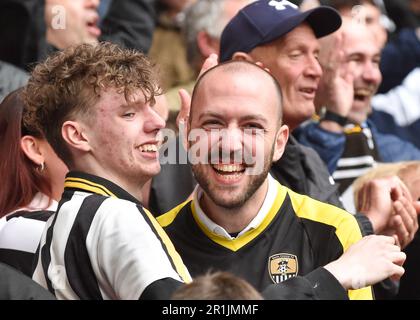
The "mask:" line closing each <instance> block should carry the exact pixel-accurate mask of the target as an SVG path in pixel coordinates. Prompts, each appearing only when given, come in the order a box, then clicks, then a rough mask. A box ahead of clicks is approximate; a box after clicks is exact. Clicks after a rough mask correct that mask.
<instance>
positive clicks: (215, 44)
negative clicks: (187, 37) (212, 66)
mask: <svg viewBox="0 0 420 320" xmlns="http://www.w3.org/2000/svg"><path fill="white" fill-rule="evenodd" d="M196 41H197V46H198V49H199V50H200V53H201V55H202V56H203V57H208V56H210V55H211V54H212V53H216V54H218V53H219V47H220V44H219V40H216V39H214V38H213V37H211V36H210V35H209V34H208V33H207V32H205V31H200V32H199V33H198V34H197V39H196Z"/></svg>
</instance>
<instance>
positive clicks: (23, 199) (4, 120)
mask: <svg viewBox="0 0 420 320" xmlns="http://www.w3.org/2000/svg"><path fill="white" fill-rule="evenodd" d="M21 91H22V89H19V90H16V91H14V92H12V93H10V94H9V95H8V96H7V97H6V98H4V100H3V102H2V103H1V104H0V141H1V143H0V177H1V187H0V218H1V217H3V216H4V215H6V214H7V213H9V212H12V211H14V210H16V209H19V208H20V207H24V206H27V205H28V204H29V203H30V202H31V201H32V199H33V197H34V196H35V194H36V193H37V192H42V193H44V194H45V195H47V196H49V197H50V198H51V195H52V191H51V184H50V182H49V181H48V179H47V178H46V177H44V176H43V175H42V174H41V173H40V172H38V170H37V168H36V165H35V164H34V163H33V162H32V161H31V160H30V159H28V157H26V155H25V153H24V152H23V150H22V148H21V145H20V141H21V138H22V137H23V136H24V135H31V136H33V137H36V138H42V134H41V133H39V132H34V130H28V129H27V128H25V127H22V114H23V113H24V108H25V107H24V104H23V102H22V100H21V99H20V92H21Z"/></svg>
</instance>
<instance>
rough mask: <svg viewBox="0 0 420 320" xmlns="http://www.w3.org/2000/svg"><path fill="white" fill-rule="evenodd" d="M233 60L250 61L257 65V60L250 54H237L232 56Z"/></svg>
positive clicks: (240, 52) (239, 52)
mask: <svg viewBox="0 0 420 320" xmlns="http://www.w3.org/2000/svg"><path fill="white" fill-rule="evenodd" d="M232 60H239V61H248V62H252V63H255V60H254V59H253V58H252V57H251V56H250V55H249V54H248V53H245V52H242V51H238V52H235V53H234V54H233V56H232Z"/></svg>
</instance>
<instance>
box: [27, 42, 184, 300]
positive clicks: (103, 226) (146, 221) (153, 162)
mask: <svg viewBox="0 0 420 320" xmlns="http://www.w3.org/2000/svg"><path fill="white" fill-rule="evenodd" d="M158 88H159V87H158V84H157V81H156V79H155V76H154V72H153V70H152V66H151V64H150V62H149V61H148V60H147V58H146V57H145V56H144V55H143V54H141V53H139V52H136V51H132V50H128V49H122V48H120V47H118V46H117V45H114V44H110V43H101V44H98V45H96V46H94V45H89V44H84V45H80V46H77V47H72V48H69V49H66V50H64V51H62V52H58V53H56V54H55V55H53V56H51V57H49V58H48V59H47V60H46V61H45V62H43V63H40V64H39V65H38V66H37V67H36V68H35V69H34V71H33V72H32V75H31V77H30V80H29V83H28V85H27V88H26V90H25V94H24V97H25V101H26V103H27V105H28V115H27V117H26V118H25V119H24V121H25V123H26V124H27V125H28V126H29V127H31V126H34V127H37V128H39V129H41V130H42V132H44V134H45V137H46V138H47V140H48V142H49V143H50V144H51V146H52V147H53V149H54V150H55V152H56V153H57V155H58V156H59V157H60V158H61V159H62V160H63V161H64V162H65V163H66V165H67V166H68V167H69V169H70V172H69V173H68V175H67V176H66V180H65V189H64V193H63V195H62V198H61V200H60V203H59V206H58V210H57V212H56V214H55V215H54V216H53V217H52V218H51V219H50V220H49V221H48V222H47V225H46V228H45V230H44V233H43V235H42V238H41V243H40V247H39V249H38V250H39V252H38V261H37V264H36V269H35V271H34V274H33V279H34V280H35V281H37V282H38V283H40V284H41V285H43V286H44V287H46V288H48V289H49V291H50V292H52V293H53V294H55V296H56V297H57V298H59V299H138V298H140V299H165V298H169V297H170V296H171V294H172V292H173V291H174V290H175V289H176V288H177V287H179V286H180V285H181V284H182V283H183V282H185V281H186V282H188V281H190V276H189V274H188V271H187V270H186V268H185V266H184V264H183V262H182V260H181V258H180V257H179V255H178V254H177V253H176V251H175V249H174V247H173V245H172V243H171V241H170V240H169V238H168V237H167V235H166V234H165V232H164V231H163V230H162V228H161V227H160V226H159V225H158V223H157V222H156V220H155V219H154V218H153V217H152V215H151V214H150V212H148V211H147V210H146V209H145V208H143V206H142V204H141V200H142V199H141V188H142V186H143V184H144V183H145V182H146V181H147V180H149V179H150V178H151V177H152V176H154V175H156V174H157V173H158V172H159V170H160V164H159V161H158V152H157V150H158V145H159V138H158V132H159V130H160V129H161V128H163V127H164V125H165V122H164V121H163V120H162V118H160V116H159V115H158V114H157V113H156V111H155V110H154V108H153V106H154V99H155V95H157V94H159V89H158Z"/></svg>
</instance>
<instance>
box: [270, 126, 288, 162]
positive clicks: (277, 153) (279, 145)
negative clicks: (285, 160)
mask: <svg viewBox="0 0 420 320" xmlns="http://www.w3.org/2000/svg"><path fill="white" fill-rule="evenodd" d="M288 139H289V127H288V126H286V125H282V126H281V127H280V129H279V131H278V132H277V136H276V142H275V144H276V145H275V149H274V154H273V162H276V161H278V160H279V159H280V158H281V156H282V155H283V153H284V149H285V148H286V143H287V140H288Z"/></svg>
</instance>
